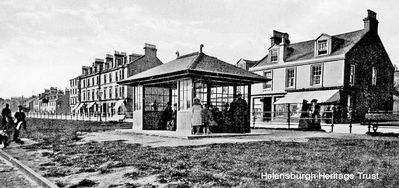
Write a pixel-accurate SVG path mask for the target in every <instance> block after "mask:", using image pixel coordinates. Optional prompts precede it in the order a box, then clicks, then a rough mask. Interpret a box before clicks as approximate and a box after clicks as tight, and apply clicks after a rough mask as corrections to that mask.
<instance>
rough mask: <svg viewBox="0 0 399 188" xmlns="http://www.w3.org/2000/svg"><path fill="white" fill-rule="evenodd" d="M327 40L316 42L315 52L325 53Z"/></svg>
mask: <svg viewBox="0 0 399 188" xmlns="http://www.w3.org/2000/svg"><path fill="white" fill-rule="evenodd" d="M327 49H328V48H327V40H321V41H318V43H317V54H318V55H325V54H327Z"/></svg>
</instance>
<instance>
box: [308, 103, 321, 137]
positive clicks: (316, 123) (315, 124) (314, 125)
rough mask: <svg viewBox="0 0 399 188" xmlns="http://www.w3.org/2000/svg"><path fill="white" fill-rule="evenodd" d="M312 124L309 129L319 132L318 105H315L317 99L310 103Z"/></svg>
mask: <svg viewBox="0 0 399 188" xmlns="http://www.w3.org/2000/svg"><path fill="white" fill-rule="evenodd" d="M311 102H312V105H313V107H312V109H313V111H312V124H311V127H310V129H311V130H321V126H320V105H319V104H317V99H313V100H312V101H311Z"/></svg>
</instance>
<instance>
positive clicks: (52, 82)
mask: <svg viewBox="0 0 399 188" xmlns="http://www.w3.org/2000/svg"><path fill="white" fill-rule="evenodd" d="M398 8H399V1H395V0H384V1H377V0H375V1H372V0H356V1H354V0H353V1H348V0H334V1H326V0H324V1H323V0H278V1H276V0H274V1H266V0H253V1H243V0H217V1H213V0H159V1H155V0H143V1H132V0H126V1H119V0H108V1H100V0H92V1H90V0H84V1H83V0H82V1H76V0H62V1H61V0H60V1H56V0H26V1H22V0H1V1H0V24H1V26H0V61H1V63H0V65H1V68H0V88H1V90H0V97H2V98H9V97H11V96H25V97H26V96H31V95H33V94H38V93H40V92H43V91H44V88H49V87H50V86H55V87H58V88H60V89H65V88H66V87H69V79H71V78H73V77H76V76H78V75H79V74H80V73H81V67H82V65H91V63H92V62H93V61H94V59H95V58H104V57H105V54H107V53H111V54H112V53H113V52H114V50H118V51H123V52H127V53H128V54H129V53H139V54H143V53H144V51H143V47H144V43H151V44H155V45H156V46H157V49H158V57H159V58H160V59H161V61H163V62H164V63H166V62H169V61H171V60H173V59H174V58H175V57H176V55H175V52H176V51H179V52H180V54H186V53H191V52H194V51H199V46H200V44H201V43H202V44H204V45H205V47H204V52H205V53H206V54H208V55H211V56H215V57H217V58H219V59H221V60H224V61H226V62H229V63H236V62H237V61H238V60H239V59H240V58H245V59H250V60H259V59H261V58H262V57H263V56H264V55H265V54H266V51H267V48H268V47H269V45H270V39H269V38H270V37H271V35H272V32H273V30H278V31H282V32H287V33H288V34H289V35H290V40H291V42H292V43H295V42H301V41H305V40H311V39H316V38H317V37H318V36H319V35H320V34H321V33H326V34H330V35H335V34H340V33H345V32H350V31H354V30H358V29H362V28H363V21H362V20H363V18H364V17H366V14H367V9H372V10H374V11H375V12H377V19H378V20H379V22H380V24H379V34H380V38H381V40H382V42H383V44H384V45H385V49H386V50H387V51H388V54H389V56H390V58H391V61H392V63H394V64H396V63H399V54H398V52H399V44H398V43H399V32H398V31H399V24H398V17H399V11H398Z"/></svg>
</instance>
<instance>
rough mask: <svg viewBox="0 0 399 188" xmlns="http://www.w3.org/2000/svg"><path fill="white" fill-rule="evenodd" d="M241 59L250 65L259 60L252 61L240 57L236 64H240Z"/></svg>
mask: <svg viewBox="0 0 399 188" xmlns="http://www.w3.org/2000/svg"><path fill="white" fill-rule="evenodd" d="M241 60H243V61H244V62H245V63H246V64H247V65H248V66H249V67H252V66H254V65H255V64H256V63H258V61H252V60H248V59H240V60H239V61H238V62H237V63H236V64H238V63H239V62H240V61H241Z"/></svg>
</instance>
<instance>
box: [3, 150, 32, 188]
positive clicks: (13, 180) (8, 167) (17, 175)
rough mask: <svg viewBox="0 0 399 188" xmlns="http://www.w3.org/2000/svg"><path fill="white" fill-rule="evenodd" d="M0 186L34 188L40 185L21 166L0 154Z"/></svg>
mask: <svg viewBox="0 0 399 188" xmlns="http://www.w3.org/2000/svg"><path fill="white" fill-rule="evenodd" d="M0 187H6V188H12V187H15V188H20V187H24V188H31V187H32V188H34V187H39V185H38V184H37V183H36V182H34V181H33V180H32V179H31V178H29V177H28V176H27V175H25V174H24V173H23V171H21V170H20V169H19V168H17V167H15V166H14V165H13V164H11V163H10V162H8V161H7V160H6V159H4V158H3V157H1V156H0Z"/></svg>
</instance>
